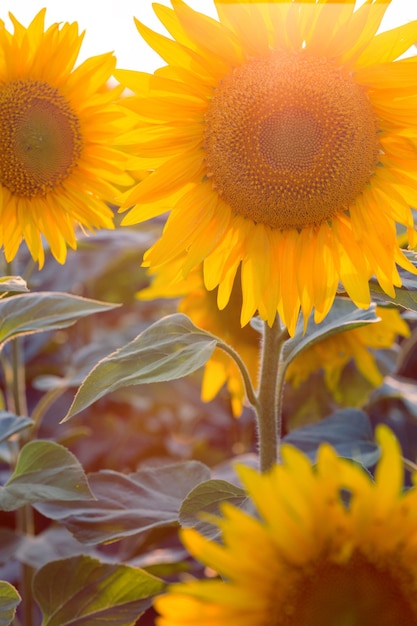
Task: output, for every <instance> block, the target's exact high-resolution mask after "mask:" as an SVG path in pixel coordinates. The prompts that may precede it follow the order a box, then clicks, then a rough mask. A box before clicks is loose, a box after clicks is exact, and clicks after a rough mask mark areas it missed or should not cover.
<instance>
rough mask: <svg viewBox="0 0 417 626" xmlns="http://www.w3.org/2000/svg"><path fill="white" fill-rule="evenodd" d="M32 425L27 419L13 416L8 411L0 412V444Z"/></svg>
mask: <svg viewBox="0 0 417 626" xmlns="http://www.w3.org/2000/svg"><path fill="white" fill-rule="evenodd" d="M32 424H33V421H32V420H31V419H29V418H28V417H22V416H20V415H15V414H14V413H9V412H8V411H0V442H1V441H6V440H7V439H9V438H10V437H11V436H12V435H15V434H16V433H19V432H20V431H21V430H24V429H25V428H28V426H31V425H32Z"/></svg>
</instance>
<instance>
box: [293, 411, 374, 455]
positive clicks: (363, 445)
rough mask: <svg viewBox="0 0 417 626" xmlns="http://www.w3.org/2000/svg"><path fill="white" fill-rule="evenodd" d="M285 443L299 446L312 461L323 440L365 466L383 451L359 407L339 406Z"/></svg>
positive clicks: (300, 429) (365, 415) (294, 431)
mask: <svg viewBox="0 0 417 626" xmlns="http://www.w3.org/2000/svg"><path fill="white" fill-rule="evenodd" d="M283 443H289V444H292V445H293V446H296V447H297V448H299V449H300V450H302V451H303V452H305V453H306V454H307V455H308V456H309V457H310V458H311V459H312V460H313V461H314V460H315V458H316V453H317V449H318V447H319V446H320V445H321V444H322V443H329V444H331V445H332V446H333V448H334V449H335V450H336V452H337V453H338V454H339V455H340V456H343V457H346V458H349V459H353V460H354V461H356V462H357V463H360V464H361V465H363V466H364V467H370V466H372V465H374V464H375V463H376V462H377V460H378V458H379V455H380V451H379V446H378V445H377V443H376V442H375V440H374V436H373V431H372V426H371V423H370V420H369V418H368V416H367V414H366V413H365V412H364V411H360V410H359V409H340V411H336V413H333V415H330V417H326V418H325V419H322V420H320V421H319V422H316V423H315V424H311V425H309V426H304V427H303V428H297V429H296V430H293V431H292V432H291V433H289V434H288V435H286V436H285V437H284V440H283Z"/></svg>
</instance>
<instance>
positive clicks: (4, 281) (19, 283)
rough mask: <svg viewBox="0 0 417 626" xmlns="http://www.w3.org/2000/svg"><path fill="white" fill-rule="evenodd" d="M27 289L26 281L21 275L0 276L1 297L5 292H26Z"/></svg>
mask: <svg viewBox="0 0 417 626" xmlns="http://www.w3.org/2000/svg"><path fill="white" fill-rule="evenodd" d="M28 291H29V289H28V287H27V284H26V281H25V280H24V279H23V278H22V277H21V276H2V277H1V278H0V294H3V295H2V296H1V297H3V296H4V295H5V294H7V293H23V292H24V293H26V292H28Z"/></svg>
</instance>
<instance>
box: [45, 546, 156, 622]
mask: <svg viewBox="0 0 417 626" xmlns="http://www.w3.org/2000/svg"><path fill="white" fill-rule="evenodd" d="M164 587H165V584H164V582H163V581H161V580H160V579H158V578H156V577H155V576H152V575H151V574H148V573H147V572H145V571H144V570H141V569H138V568H135V567H129V566H128V565H119V564H109V563H102V562H100V561H98V560H97V559H93V558H91V557H89V556H76V557H72V558H69V559H62V560H59V561H53V562H52V563H48V564H47V565H44V567H42V568H41V569H40V570H39V571H38V572H37V573H36V575H35V578H34V581H33V591H34V595H35V599H36V601H37V602H38V604H39V606H40V608H41V611H42V616H43V620H42V626H103V624H106V626H133V625H134V624H135V623H136V621H137V619H138V618H139V617H140V615H141V614H142V613H143V612H144V611H145V610H146V609H147V608H148V607H149V606H150V605H151V603H152V598H153V597H154V596H155V595H157V594H159V593H161V592H162V591H163V590H164Z"/></svg>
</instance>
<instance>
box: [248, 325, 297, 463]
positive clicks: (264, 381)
mask: <svg viewBox="0 0 417 626" xmlns="http://www.w3.org/2000/svg"><path fill="white" fill-rule="evenodd" d="M288 338H289V334H288V330H287V329H286V328H282V327H281V323H280V320H279V318H278V316H277V317H276V318H275V321H274V323H273V325H272V327H270V326H269V325H268V324H267V323H266V322H265V324H264V335H263V342H262V355H261V371H260V379H259V388H258V394H257V404H256V406H254V409H255V412H256V416H257V420H258V446H259V464H260V469H261V472H265V471H267V470H269V469H270V468H271V467H272V466H273V465H274V464H275V463H276V462H277V461H278V460H279V447H280V440H281V431H282V399H283V388H284V379H285V364H284V361H283V359H282V349H283V346H284V344H285V342H286V341H287V339H288Z"/></svg>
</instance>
